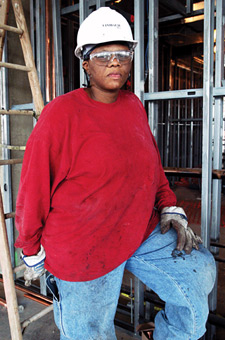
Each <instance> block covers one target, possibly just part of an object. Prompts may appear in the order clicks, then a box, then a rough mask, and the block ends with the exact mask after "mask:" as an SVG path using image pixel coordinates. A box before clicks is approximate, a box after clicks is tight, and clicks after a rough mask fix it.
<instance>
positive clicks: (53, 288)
mask: <svg viewBox="0 0 225 340" xmlns="http://www.w3.org/2000/svg"><path fill="white" fill-rule="evenodd" d="M46 285H47V287H48V289H49V290H50V292H51V293H52V295H53V307H54V320H55V324H56V326H57V327H58V329H59V330H60V332H62V334H63V335H64V336H65V332H64V330H63V326H62V309H61V302H60V298H59V291H58V287H57V284H56V281H55V277H54V276H53V275H52V274H50V275H49V276H48V277H47V278H46Z"/></svg>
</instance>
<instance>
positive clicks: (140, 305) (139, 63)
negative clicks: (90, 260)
mask: <svg viewBox="0 0 225 340" xmlns="http://www.w3.org/2000/svg"><path fill="white" fill-rule="evenodd" d="M134 39H135V40H138V45H137V47H136V50H135V58H134V91H135V94H136V95H137V96H138V97H139V98H140V100H141V101H142V103H144V64H143V60H144V0H134ZM143 316H144V285H143V283H142V282H141V281H140V280H139V279H138V278H136V277H135V279H134V330H136V327H137V325H138V324H139V320H140V319H141V318H142V317H143Z"/></svg>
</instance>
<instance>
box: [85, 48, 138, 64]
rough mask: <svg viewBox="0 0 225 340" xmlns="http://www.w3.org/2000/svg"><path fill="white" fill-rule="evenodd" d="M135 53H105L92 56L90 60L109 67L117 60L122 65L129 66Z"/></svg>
mask: <svg viewBox="0 0 225 340" xmlns="http://www.w3.org/2000/svg"><path fill="white" fill-rule="evenodd" d="M133 55H134V52H133V51H114V52H110V51H103V52H98V53H92V54H90V60H93V61H94V62H95V63H96V64H97V65H108V63H109V62H110V61H113V60H114V59H117V60H118V62H119V63H120V64H122V65H124V64H128V63H130V62H131V61H132V60H133Z"/></svg>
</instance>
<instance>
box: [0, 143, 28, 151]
mask: <svg viewBox="0 0 225 340" xmlns="http://www.w3.org/2000/svg"><path fill="white" fill-rule="evenodd" d="M0 148H3V149H8V150H20V151H21V150H22V151H24V150H25V149H26V146H21V145H7V144H0Z"/></svg>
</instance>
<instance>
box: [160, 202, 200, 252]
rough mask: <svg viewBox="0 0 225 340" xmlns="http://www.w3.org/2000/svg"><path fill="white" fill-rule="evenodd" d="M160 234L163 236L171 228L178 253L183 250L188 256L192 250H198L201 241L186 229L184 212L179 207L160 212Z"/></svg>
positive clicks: (189, 229) (190, 230) (191, 231)
mask: <svg viewBox="0 0 225 340" xmlns="http://www.w3.org/2000/svg"><path fill="white" fill-rule="evenodd" d="M160 223H161V233H162V234H165V233H166V232H167V231H168V230H169V229H170V227H171V226H172V227H173V228H174V229H175V230H176V232H177V247H176V249H177V250H178V251H182V250H184V251H185V253H187V254H190V253H191V250H192V248H195V249H197V250H198V249H199V246H198V244H199V243H202V239H201V238H200V237H199V236H198V235H196V234H195V233H194V232H193V230H192V229H191V228H190V227H188V220H187V216H186V214H185V212H184V210H183V209H182V208H180V207H166V208H163V209H162V211H161V222H160Z"/></svg>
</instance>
